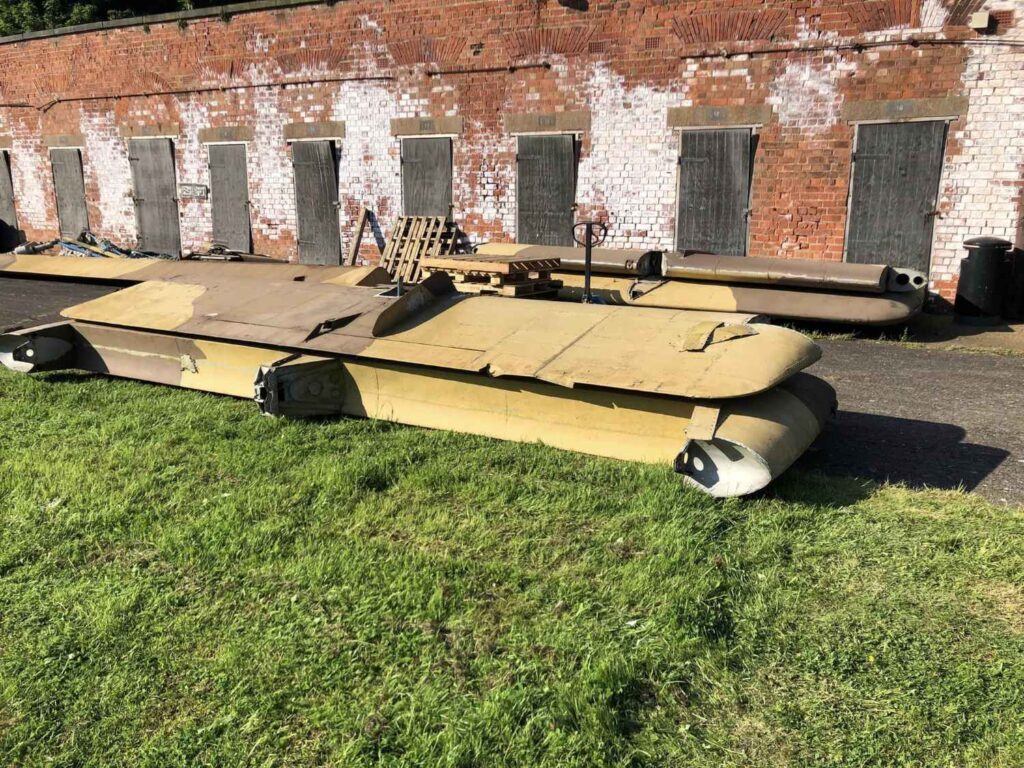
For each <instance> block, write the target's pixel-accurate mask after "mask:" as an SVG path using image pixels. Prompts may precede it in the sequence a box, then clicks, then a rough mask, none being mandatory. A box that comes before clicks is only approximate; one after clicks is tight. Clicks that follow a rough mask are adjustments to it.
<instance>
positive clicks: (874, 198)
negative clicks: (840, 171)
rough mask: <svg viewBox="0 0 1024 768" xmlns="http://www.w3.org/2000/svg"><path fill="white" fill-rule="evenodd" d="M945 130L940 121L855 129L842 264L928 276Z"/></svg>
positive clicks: (862, 126) (887, 124)
mask: <svg viewBox="0 0 1024 768" xmlns="http://www.w3.org/2000/svg"><path fill="white" fill-rule="evenodd" d="M947 128H948V127H947V124H946V122H945V121H941V120H931V121H925V122H915V123H881V124H875V125H859V126H857V145H856V151H855V152H854V156H853V181H852V189H851V191H850V211H849V219H848V222H847V231H846V260H847V261H849V262H854V263H857V264H889V265H894V266H901V267H910V268H913V269H918V270H921V271H922V272H924V273H925V274H927V273H928V271H929V267H930V264H931V250H932V231H933V228H934V223H935V217H936V216H937V215H938V212H937V210H936V204H937V201H938V197H939V182H940V180H941V178H942V160H943V156H944V155H945V151H946V133H947Z"/></svg>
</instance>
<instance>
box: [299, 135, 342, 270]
mask: <svg viewBox="0 0 1024 768" xmlns="http://www.w3.org/2000/svg"><path fill="white" fill-rule="evenodd" d="M292 164H293V165H294V166H295V205H296V209H297V211H298V222H299V261H301V262H302V263H303V264H340V263H341V232H340V231H339V229H338V170H337V169H338V165H337V161H336V159H335V154H334V143H333V142H330V141H297V142H295V143H294V144H292Z"/></svg>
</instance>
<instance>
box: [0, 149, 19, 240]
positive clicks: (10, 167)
mask: <svg viewBox="0 0 1024 768" xmlns="http://www.w3.org/2000/svg"><path fill="white" fill-rule="evenodd" d="M0 155H3V156H4V158H3V159H5V160H6V161H7V163H6V168H7V177H8V181H10V182H11V209H12V210H13V211H14V222H13V226H14V229H15V230H16V231H18V232H20V231H21V229H20V227H19V226H18V221H19V219H20V213H21V212H20V211H19V210H18V195H17V190H16V189H15V188H14V160H13V158H14V153H13V152H12V151H11V149H10V148H3V147H0Z"/></svg>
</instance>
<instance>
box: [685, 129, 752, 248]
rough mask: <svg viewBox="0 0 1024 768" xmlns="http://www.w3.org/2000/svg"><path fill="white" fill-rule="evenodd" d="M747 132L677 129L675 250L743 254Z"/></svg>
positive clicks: (748, 150)
mask: <svg viewBox="0 0 1024 768" xmlns="http://www.w3.org/2000/svg"><path fill="white" fill-rule="evenodd" d="M753 146H754V143H753V131H751V130H750V129H749V128H726V129H721V130H707V131H683V133H682V139H681V142H680V152H679V189H678V213H677V216H676V249H677V250H679V251H702V252H705V253H714V254H718V255H721V256H746V255H747V222H748V219H749V216H750V182H751V164H752V160H753Z"/></svg>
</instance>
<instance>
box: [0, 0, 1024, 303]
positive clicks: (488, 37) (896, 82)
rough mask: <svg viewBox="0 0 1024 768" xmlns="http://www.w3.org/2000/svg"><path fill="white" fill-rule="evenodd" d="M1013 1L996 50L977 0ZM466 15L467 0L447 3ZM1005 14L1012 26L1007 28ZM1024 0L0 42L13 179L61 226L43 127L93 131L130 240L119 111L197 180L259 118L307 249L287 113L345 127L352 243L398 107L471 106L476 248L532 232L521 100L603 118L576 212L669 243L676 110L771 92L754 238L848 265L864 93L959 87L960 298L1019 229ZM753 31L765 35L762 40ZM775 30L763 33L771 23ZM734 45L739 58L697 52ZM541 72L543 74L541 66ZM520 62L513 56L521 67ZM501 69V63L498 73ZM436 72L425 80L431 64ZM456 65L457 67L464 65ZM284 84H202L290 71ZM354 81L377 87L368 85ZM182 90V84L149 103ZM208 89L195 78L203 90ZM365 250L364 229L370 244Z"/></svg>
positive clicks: (326, 22)
mask: <svg viewBox="0 0 1024 768" xmlns="http://www.w3.org/2000/svg"><path fill="white" fill-rule="evenodd" d="M982 7H984V8H988V9H991V10H996V11H1003V12H1006V11H1010V12H1012V14H1011V15H1006V14H1003V15H1001V19H1003V20H1004V21H1003V25H1002V26H1001V27H1000V28H999V29H998V30H997V33H996V34H995V35H991V36H988V37H987V38H985V40H984V41H980V40H978V41H977V42H971V41H975V40H977V36H976V35H975V34H974V33H973V32H970V31H969V30H968V29H967V28H966V26H965V23H966V18H967V14H968V12H969V11H973V10H976V9H978V8H982ZM446 9H447V10H450V12H446ZM1008 19H1012V21H1009V23H1007V20H1008ZM1022 22H1024V0H972V2H964V1H963V0H956V1H955V2H954V0H912V1H911V0H840V1H839V2H835V1H834V0H782V1H780V2H778V3H773V4H772V7H771V8H770V9H768V10H766V9H765V8H764V6H763V4H761V3H758V2H754V0H729V2H724V3H723V2H712V0H688V1H687V2H679V3H661V2H655V0H647V1H645V2H635V1H633V2H627V1H626V0H614V1H613V2H609V3H600V4H597V3H591V10H590V11H588V12H585V13H580V12H576V11H572V10H569V9H566V8H563V7H561V6H559V5H558V4H557V3H556V2H555V1H554V0H510V1H505V0H470V1H469V2H460V3H458V4H457V6H456V5H455V4H450V5H449V4H446V3H443V2H442V3H438V2H427V1H426V0H394V1H393V2H390V3H386V4H382V3H378V2H374V1H373V0H351V1H349V2H342V3H337V4H335V5H333V6H330V7H328V6H322V5H318V6H305V7H298V8H294V9H290V10H274V11H263V12H254V13H246V14H240V15H238V16H235V17H233V18H232V19H231V20H230V22H228V23H224V22H223V21H220V20H218V19H207V20H200V21H192V22H190V23H189V24H188V25H187V26H185V27H184V28H180V27H179V26H178V25H176V24H173V23H170V24H162V25H156V26H153V27H151V28H148V29H147V28H141V27H131V28H122V29H114V30H105V31H97V32H90V33H84V34H78V35H69V36H60V37H55V38H51V39H44V40H33V41H25V42H17V43H8V44H4V45H0V103H7V104H13V103H16V102H30V103H32V104H35V105H44V104H49V103H50V102H53V101H54V100H58V99H73V98H74V97H82V96H95V95H101V94H105V95H111V96H119V97H120V98H117V99H107V100H91V101H65V102H63V103H58V104H55V105H51V106H49V107H48V108H47V109H45V110H43V111H41V110H38V109H24V108H17V107H0V134H2V135H9V136H11V137H13V139H14V145H13V149H12V152H11V154H12V159H13V163H12V165H13V175H14V181H15V186H16V193H17V196H18V208H19V217H20V222H21V225H22V226H23V227H24V228H25V229H26V232H27V234H28V236H29V237H37V238H42V237H45V236H48V235H50V234H52V232H54V231H55V229H56V206H55V203H54V200H53V190H52V181H51V175H50V167H49V161H48V157H47V153H46V150H45V148H44V147H43V146H42V144H41V142H40V140H39V139H40V137H41V136H42V135H43V134H44V133H81V134H82V135H83V136H84V137H85V144H86V146H85V147H84V151H83V159H84V165H85V177H86V190H87V196H88V199H89V213H90V221H91V222H92V223H93V227H94V229H95V230H96V231H97V233H98V234H101V235H104V236H108V237H111V238H113V239H115V240H118V241H122V242H126V243H132V242H133V241H134V238H135V236H136V233H135V217H134V208H133V202H132V190H131V178H130V171H129V166H128V157H127V148H126V143H125V140H124V139H123V138H122V137H121V135H120V130H121V128H122V126H124V125H131V124H135V125H138V124H142V125H152V124H155V123H158V122H166V123H172V124H175V125H177V126H178V128H179V134H178V136H177V137H176V140H175V142H176V158H177V166H178V167H177V173H178V180H179V182H181V183H195V184H205V185H208V184H209V169H208V153H207V150H206V148H205V147H204V146H203V145H202V144H201V142H200V141H199V131H200V130H202V129H203V128H208V127H224V126H232V125H244V126H249V127H251V128H252V130H253V133H254V140H253V141H251V142H249V143H248V146H247V153H248V164H249V174H250V202H251V210H252V222H253V238H254V245H255V247H256V249H257V250H259V251H262V252H266V253H271V254H274V255H280V256H289V257H294V256H295V247H296V233H295V228H296V223H295V222H296V215H295V207H296V201H295V199H294V191H293V178H292V167H291V154H290V150H289V147H288V144H287V142H285V140H284V138H283V126H284V125H285V124H287V123H291V122H314V121H326V120H332V121H343V122H344V123H345V127H346V137H345V139H344V140H343V141H342V142H340V143H339V169H338V174H339V188H340V193H341V206H340V210H339V214H338V215H339V231H340V237H341V238H342V244H343V248H347V247H348V242H349V239H350V237H351V234H352V229H353V226H354V223H355V221H356V219H357V217H358V215H359V211H360V210H361V208H362V206H364V205H365V206H368V207H369V208H371V209H372V210H374V211H375V212H376V214H377V216H378V217H379V219H380V221H381V223H382V224H383V225H384V226H385V227H387V226H388V225H389V224H390V223H391V222H392V221H393V220H394V218H395V217H396V216H397V215H399V214H400V213H401V208H402V204H401V177H400V173H401V164H400V146H401V145H400V140H399V139H398V138H396V137H394V136H391V135H390V129H389V125H390V120H391V119H392V118H398V117H417V116H440V115H459V116H461V117H462V118H463V124H464V129H463V133H462V135H460V136H457V137H456V138H455V139H454V154H453V170H454V203H455V215H456V217H457V218H458V219H459V221H460V222H461V223H462V225H463V227H464V229H466V230H467V231H468V232H469V233H470V235H471V236H472V237H474V238H475V239H477V240H478V241H484V240H508V239H514V238H515V234H516V190H515V178H516V165H515V154H516V139H515V137H514V136H513V135H511V134H509V132H508V131H507V129H506V126H505V115H507V114H513V113H514V114H518V113H547V112H559V111H573V110H587V111H589V112H590V113H591V127H590V129H589V130H588V131H586V132H584V133H583V134H582V135H581V137H580V139H581V157H580V166H579V176H578V195H577V202H578V215H579V216H580V217H586V216H601V217H604V218H607V220H608V222H609V224H610V240H609V244H611V245H618V246H628V247H650V248H671V247H672V246H673V244H674V237H675V209H676V182H677V172H678V171H677V165H676V158H677V153H678V147H679V131H678V129H675V130H673V129H671V128H669V127H667V117H666V116H667V113H668V110H669V109H670V108H671V107H686V106H724V107H729V106H760V105H765V104H768V105H771V107H772V109H773V116H772V118H771V120H770V121H769V122H768V123H767V124H766V125H763V126H761V127H760V128H759V129H758V133H759V146H758V152H757V155H756V157H755V161H754V174H753V175H754V178H753V190H752V211H751V217H750V232H749V242H750V253H751V254H752V255H765V256H792V257H799V258H817V259H841V258H842V257H843V244H844V237H845V227H846V218H847V216H846V213H847V199H848V194H849V183H850V171H851V153H852V150H853V135H854V129H853V126H851V125H850V124H848V123H846V122H845V121H844V120H843V119H842V115H841V112H842V108H843V105H844V104H845V103H847V102H850V101H875V100H883V99H908V98H943V97H947V96H959V95H966V96H967V97H968V98H969V100H970V108H969V111H968V113H967V114H966V115H964V116H962V117H961V118H960V119H958V120H956V121H954V122H953V124H952V125H951V131H950V141H949V147H948V150H947V155H946V161H945V167H944V175H943V184H942V190H941V197H940V208H941V210H942V211H943V217H944V218H942V219H940V220H939V221H938V222H937V225H936V229H935V239H934V254H933V269H932V278H933V287H934V288H935V289H936V290H939V291H941V292H942V293H943V294H945V295H947V296H949V295H951V294H952V291H953V290H954V289H955V279H956V274H957V271H958V263H959V259H960V258H961V256H962V255H963V251H962V249H961V247H960V243H961V241H962V240H963V239H964V238H965V237H969V236H971V235H976V234H996V235H1000V236H1010V237H1012V236H1014V235H1015V234H1016V233H1017V231H1018V230H1019V229H1020V226H1021V224H1020V222H1021V218H1022V217H1021V213H1022V200H1021V198H1022V178H1024V119H1022V118H1024V115H1022V114H1021V113H1022V110H1024V91H1022V83H1021V79H1020V72H1021V71H1022V69H1024V50H1022V49H1020V48H1009V47H993V46H992V45H991V44H990V43H992V42H994V41H1011V40H1013V41H1018V42H1020V41H1022V40H1024V24H1022ZM757 30H761V32H760V33H758V32H757ZM764 30H770V32H771V34H772V35H774V39H772V40H767V39H760V40H751V39H748V38H750V37H751V36H752V35H753V36H756V35H757V34H767V33H765V32H764ZM910 35H915V36H918V37H922V38H926V39H929V40H932V39H942V40H946V39H962V40H966V41H968V44H967V45H944V46H936V45H922V46H920V47H918V48H912V47H910V46H906V45H895V46H887V47H884V48H870V49H866V50H859V51H856V50H842V51H836V50H825V51H817V52H809V51H802V52H788V53H787V52H785V51H782V52H775V53H744V52H745V51H747V52H749V51H753V50H755V49H763V48H766V47H767V48H771V47H786V46H791V45H793V44H797V43H799V44H801V45H805V46H820V45H825V44H833V45H836V44H843V43H849V42H875V41H892V42H898V41H900V40H901V39H905V38H906V37H907V36H910ZM723 49H724V50H728V51H730V52H731V53H732V54H733V55H732V56H731V57H729V58H726V57H722V56H712V57H706V58H704V57H698V58H695V57H694V55H695V54H700V53H702V52H708V51H721V50H723ZM542 62H543V63H546V64H548V68H527V65H535V64H539V63H542ZM509 66H515V67H517V68H516V69H514V71H510V70H508V69H507V68H508V67H509ZM488 69H490V70H491V71H487V70H488ZM438 70H440V71H442V72H443V74H441V75H435V74H432V73H433V72H436V71H438ZM452 70H455V71H452ZM331 78H348V79H349V81H348V82H313V83H303V84H295V85H289V86H287V87H280V86H273V85H270V86H268V87H258V88H247V89H234V90H223V91H210V92H205V93H199V92H194V91H195V89H202V88H220V87H228V86H239V85H250V86H251V85H254V84H260V83H275V82H277V83H279V82H280V81H282V80H288V81H307V80H308V81H317V80H320V81H323V80H324V79H331ZM357 78H362V79H361V80H358V79H357ZM163 90H181V91H184V93H181V94H179V95H154V96H137V95H132V94H138V93H142V92H152V91H163ZM190 91H191V92H190ZM179 207H180V217H181V230H182V241H183V245H184V247H185V248H192V247H198V246H200V245H202V244H203V243H205V242H207V241H208V240H209V239H210V237H211V226H212V224H211V215H210V205H209V201H202V200H182V201H181V202H180V206H179ZM371 242H372V241H371V240H367V241H364V251H363V252H364V254H365V255H367V256H371V255H372V254H374V253H375V248H374V247H373V246H372V245H371V244H370V243H371Z"/></svg>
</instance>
